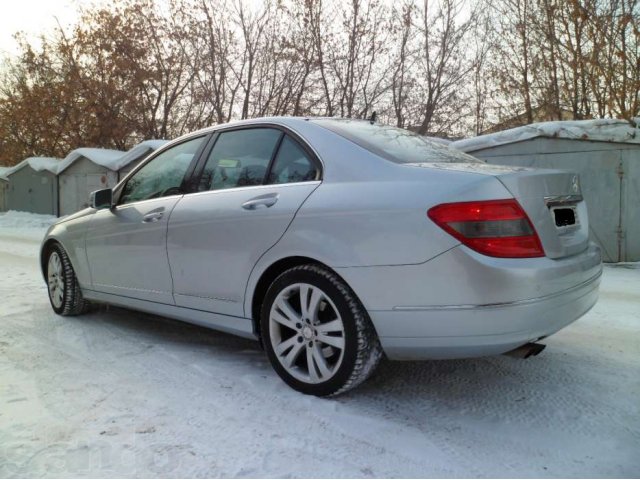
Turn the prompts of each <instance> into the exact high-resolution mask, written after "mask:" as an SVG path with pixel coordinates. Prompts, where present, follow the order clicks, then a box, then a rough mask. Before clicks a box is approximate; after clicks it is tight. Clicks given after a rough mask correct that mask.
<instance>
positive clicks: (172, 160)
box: [86, 136, 206, 304]
mask: <svg viewBox="0 0 640 480" xmlns="http://www.w3.org/2000/svg"><path fill="white" fill-rule="evenodd" d="M205 138H206V137H205V136H201V137H197V138H192V139H189V140H186V141H185V142H182V143H180V144H178V145H175V146H173V147H171V148H169V149H167V150H164V151H163V152H162V153H160V154H158V155H157V156H156V157H154V158H153V159H152V160H150V161H149V162H148V163H146V164H145V165H144V166H143V167H142V168H140V169H139V170H138V171H136V172H135V173H134V174H133V175H132V176H131V177H130V178H129V179H128V180H127V182H126V183H125V184H124V186H123V187H122V190H121V191H120V192H119V193H116V196H117V197H119V198H118V202H117V203H118V204H117V205H116V206H115V207H113V208H111V209H104V210H98V211H97V212H96V213H95V214H94V215H93V218H92V220H91V224H90V226H89V229H88V231H87V237H86V247H87V258H88V262H89V267H90V269H91V279H92V288H93V289H94V290H96V291H99V292H104V293H110V294H114V295H121V296H126V297H131V298H136V299H140V300H148V301H153V302H159V303H166V304H173V303H174V301H173V292H172V287H173V285H172V281H171V272H170V270H169V261H168V259H167V245H166V243H167V223H168V220H169V216H170V215H171V211H172V210H173V208H174V207H175V206H176V204H177V203H178V201H179V200H180V199H181V198H182V196H183V188H184V180H185V178H186V177H187V176H188V171H189V170H190V168H192V167H193V166H194V165H195V162H196V160H197V157H198V155H199V152H200V151H201V150H202V148H203V146H204V142H205Z"/></svg>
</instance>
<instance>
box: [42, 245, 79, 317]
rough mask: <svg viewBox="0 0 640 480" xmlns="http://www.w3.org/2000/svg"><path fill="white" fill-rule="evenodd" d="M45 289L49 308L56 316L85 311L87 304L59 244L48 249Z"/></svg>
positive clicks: (67, 258) (69, 262)
mask: <svg viewBox="0 0 640 480" xmlns="http://www.w3.org/2000/svg"><path fill="white" fill-rule="evenodd" d="M47 287H48V291H49V301H50V302H51V307H52V308H53V311H54V312H56V313H57V314H58V315H79V314H81V313H83V312H85V311H86V310H87V306H88V303H87V301H86V300H84V299H83V298H82V291H81V289H80V284H79V283H78V279H77V278H76V274H75V272H74V271H73V267H72V266H71V261H70V260H69V256H68V255H67V252H66V251H65V250H64V248H62V246H61V245H59V244H55V245H53V246H52V247H51V248H50V249H49V253H48V257H47Z"/></svg>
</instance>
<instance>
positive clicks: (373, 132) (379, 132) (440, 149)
mask: <svg viewBox="0 0 640 480" xmlns="http://www.w3.org/2000/svg"><path fill="white" fill-rule="evenodd" d="M314 122H316V123H317V124H318V125H321V126H323V127H325V128H326V129H328V130H331V131H332V132H334V133H337V134H338V135H340V136H342V137H344V138H346V139H347V140H351V141H352V142H353V143H355V144H357V145H359V146H361V147H362V148H365V149H367V150H369V151H370V152H372V153H375V154H376V155H378V156H380V157H382V158H385V159H387V160H389V161H391V162H394V163H484V162H482V161H481V160H478V159H477V158H474V157H472V156H471V155H468V154H466V153H462V152H461V151H459V150H455V149H454V148H449V147H447V146H445V145H441V144H439V143H436V142H434V141H431V140H429V139H427V138H425V137H423V136H422V135H418V134H417V133H415V132H412V131H409V130H405V129H403V128H397V127H390V126H387V125H379V124H372V123H371V122H369V121H365V120H348V119H337V118H331V119H328V118H327V119H317V120H314Z"/></svg>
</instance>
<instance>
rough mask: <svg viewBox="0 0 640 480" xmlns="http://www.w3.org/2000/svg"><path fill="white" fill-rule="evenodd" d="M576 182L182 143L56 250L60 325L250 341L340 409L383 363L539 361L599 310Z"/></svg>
mask: <svg viewBox="0 0 640 480" xmlns="http://www.w3.org/2000/svg"><path fill="white" fill-rule="evenodd" d="M588 232H589V228H588V217H587V210H586V205H585V202H584V201H583V199H582V196H581V192H580V184H579V179H578V177H577V176H576V175H574V174H572V173H569V172H564V171H556V170H533V169H525V168H513V167H497V166H490V165H487V164H485V163H483V162H480V161H478V160H475V159H474V158H472V157H470V156H467V155H465V154H462V153H460V152H456V151H454V150H451V149H449V148H447V147H445V146H442V145H440V144H436V143H432V142H429V141H428V140H425V139H424V138H423V137H421V136H419V135H416V134H414V133H412V132H409V131H407V130H402V129H398V128H394V127H388V126H382V125H379V124H375V123H372V122H368V121H356V120H341V119H321V118H264V119H257V120H250V121H242V122H237V123H233V124H228V125H221V126H217V127H213V128H209V129H205V130H202V131H198V132H195V133H192V134H189V135H186V136H184V137H182V138H179V139H177V140H175V141H173V142H171V143H169V144H167V145H166V146H164V147H163V148H162V149H160V150H158V151H156V152H154V153H153V154H152V155H151V156H150V157H148V158H147V159H145V161H143V162H142V163H141V164H140V165H139V166H138V167H137V168H136V169H135V170H133V171H132V172H131V173H130V174H129V175H128V176H127V177H126V178H124V179H123V180H122V181H121V182H120V183H119V184H118V185H117V186H116V187H115V188H114V189H113V190H111V189H107V190H100V191H97V192H94V193H93V194H92V198H91V207H90V208H88V209H86V210H83V211H81V212H78V213H76V214H74V215H70V216H67V217H64V218H62V219H60V220H59V221H58V222H57V223H56V224H54V225H53V226H52V227H51V229H50V230H49V231H48V233H47V235H46V237H45V239H44V241H43V244H42V251H41V265H42V271H43V274H44V277H45V280H46V281H47V283H48V288H49V298H50V300H51V305H52V307H53V309H54V310H55V312H57V313H58V314H61V315H75V314H79V313H82V312H83V311H85V310H86V308H87V306H88V305H89V303H90V302H96V303H107V304H113V305H119V306H122V307H126V308H131V309H135V310H140V311H145V312H150V313H154V314H158V315H164V316H167V317H172V318H175V319H179V320H183V321H186V322H191V323H195V324H198V325H203V326H206V327H210V328H214V329H218V330H222V331H225V332H229V333H233V334H236V335H241V336H243V337H247V338H252V339H257V340H259V341H260V342H261V343H262V345H263V346H264V349H265V350H266V352H267V355H268V357H269V360H270V361H271V364H272V365H273V368H274V369H275V370H276V372H277V373H278V374H279V375H280V377H281V378H282V379H283V380H284V381H285V382H286V383H287V384H289V385H290V386H291V387H293V388H295V389H297V390H299V391H301V392H304V393H307V394H313V395H333V394H337V393H341V392H344V391H346V390H348V389H350V388H353V387H355V386H357V385H358V384H360V383H361V382H363V381H364V380H365V379H366V378H367V377H369V376H370V375H371V374H372V372H373V371H374V369H375V367H376V365H377V364H378V361H379V360H380V358H381V357H382V355H383V354H386V356H387V357H389V358H390V359H398V360H404V359H407V360H408V359H411V360H415V359H442V358H463V357H475V356H482V355H495V354H501V353H505V352H512V353H518V354H520V355H521V356H526V355H529V354H531V353H537V352H538V351H539V350H540V348H541V347H540V346H539V344H536V343H534V342H536V341H538V340H539V339H542V338H544V337H546V336H548V335H551V334H552V333H554V332H556V331H558V330H560V329H561V328H563V327H565V326H566V325H568V324H570V323H571V322H573V321H574V320H576V319H578V318H579V317H580V316H582V315H583V314H584V313H586V312H587V311H588V310H589V309H590V308H591V307H592V306H593V305H594V304H595V302H596V300H597V297H598V285H599V280H600V275H601V272H602V266H601V258H600V251H599V249H598V247H597V246H595V245H594V244H593V243H590V242H589V235H588Z"/></svg>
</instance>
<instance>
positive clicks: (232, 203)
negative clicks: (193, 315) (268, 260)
mask: <svg viewBox="0 0 640 480" xmlns="http://www.w3.org/2000/svg"><path fill="white" fill-rule="evenodd" d="M205 158H206V163H205V164H204V167H203V169H202V173H201V175H200V177H199V181H198V184H197V188H196V189H197V190H198V193H192V194H190V195H186V196H185V197H184V198H182V199H181V200H180V202H179V203H178V204H177V206H176V207H175V209H174V211H173V213H172V215H171V220H170V222H169V229H168V236H167V239H168V240H167V251H168V255H169V262H170V265H171V272H172V276H173V285H174V298H175V302H176V304H177V305H179V306H184V307H189V308H195V309H199V310H206V311H210V312H216V313H222V314H227V315H234V316H239V317H242V316H244V307H243V300H244V293H245V287H246V284H247V279H248V278H249V274H250V273H251V270H252V269H253V267H254V265H255V264H256V262H257V261H258V259H259V258H260V256H262V255H263V254H264V253H265V252H266V251H267V250H268V249H269V248H271V247H272V246H273V245H274V244H275V243H276V242H277V241H278V240H279V239H280V237H281V236H282V235H283V234H284V232H285V231H286V229H287V227H288V226H289V224H290V223H291V221H292V220H293V217H294V216H295V214H296V212H297V210H298V208H300V206H301V205H302V203H303V202H304V201H305V199H306V198H307V197H308V196H309V195H310V194H311V192H313V190H314V189H315V188H317V186H318V185H319V184H320V181H319V179H320V163H319V161H318V160H317V159H316V158H315V157H314V156H313V155H312V153H311V152H310V151H309V150H308V149H307V148H306V147H304V146H303V144H302V143H300V142H298V141H297V140H294V139H293V138H291V137H290V136H289V135H288V134H285V133H284V132H283V131H281V130H278V129H276V128H271V127H252V128H242V129H234V130H226V131H223V132H222V133H220V134H219V135H218V137H217V138H216V140H215V144H214V145H213V147H212V148H211V149H210V152H208V155H207V156H206V157H205Z"/></svg>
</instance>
